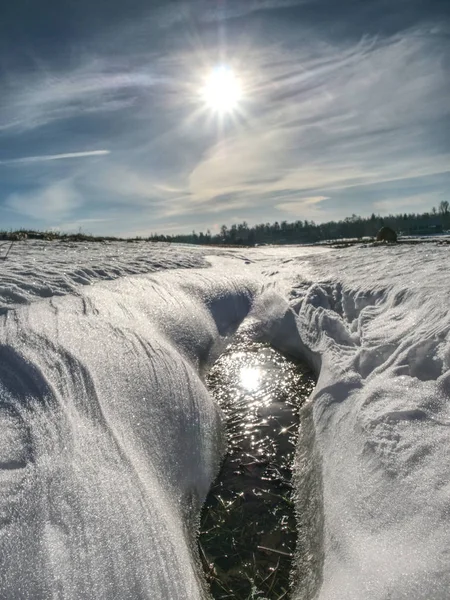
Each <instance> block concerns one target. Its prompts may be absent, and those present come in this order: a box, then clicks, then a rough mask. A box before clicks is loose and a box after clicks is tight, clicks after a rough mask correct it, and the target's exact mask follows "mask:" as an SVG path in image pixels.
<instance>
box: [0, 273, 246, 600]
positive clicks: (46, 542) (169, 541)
mask: <svg viewBox="0 0 450 600" xmlns="http://www.w3.org/2000/svg"><path fill="white" fill-rule="evenodd" d="M183 279H184V277H183V273H182V272H179V273H166V274H161V275H160V276H159V277H158V278H152V277H151V276H142V277H136V278H132V279H131V278H130V279H127V278H125V279H121V280H119V281H117V282H111V283H108V284H100V285H98V286H94V287H92V288H88V289H85V290H84V292H83V293H81V292H80V297H73V296H66V297H63V298H53V299H51V300H50V301H44V302H40V303H34V304H32V305H31V306H25V307H22V308H20V309H17V310H16V311H10V312H8V313H7V314H6V315H4V319H3V320H4V322H3V326H2V329H1V333H0V336H1V338H0V339H1V345H0V355H1V360H0V381H1V396H0V398H1V400H0V428H1V438H0V561H1V565H0V590H1V592H0V595H1V597H2V598H7V599H8V600H19V599H20V600H25V599H27V600H39V599H42V600H43V599H46V600H48V598H70V599H75V598H85V599H88V598H92V599H94V598H95V599H96V600H98V599H108V600H111V599H113V598H115V599H121V600H126V599H131V598H132V599H137V598H139V599H144V598H149V599H150V598H151V599H156V598H158V599H159V598H160V599H164V598H177V599H178V598H180V599H182V598H185V599H190V600H191V599H193V598H200V597H202V596H203V591H202V585H201V581H200V578H199V575H198V571H199V570H198V569H197V564H196V562H195V555H196V553H195V549H194V548H192V536H191V529H190V524H192V523H193V522H195V519H196V517H197V515H198V510H199V506H200V503H201V502H202V501H203V499H204V497H205V495H206V493H207V490H208V487H209V485H210V482H211V480H212V478H213V477H214V475H215V471H216V468H217V465H218V459H219V457H220V453H221V451H222V436H221V427H220V425H221V423H220V418H219V415H218V411H217V409H216V407H215V406H214V405H213V403H212V400H211V398H210V397H209V395H208V393H207V391H206V389H205V388H204V386H203V384H202V383H201V380H200V379H199V376H198V370H199V368H200V367H201V365H202V364H204V363H205V361H207V360H208V358H209V357H210V355H211V353H212V352H213V351H214V347H215V344H216V343H217V342H218V341H219V340H220V335H221V334H222V335H223V334H225V333H227V331H229V330H232V329H233V328H235V327H236V326H237V324H238V323H239V322H240V321H241V320H242V319H243V318H244V317H245V315H246V314H247V312H248V310H249V308H250V302H251V297H252V293H253V292H252V289H251V287H250V286H249V285H247V284H245V283H244V282H243V281H242V280H241V279H239V278H237V277H233V278H231V277H228V278H227V277H222V279H221V281H220V282H216V281H215V277H214V276H211V274H209V275H208V274H207V273H205V272H202V271H200V272H191V273H190V277H189V284H187V283H185V282H184V281H183ZM217 306H221V310H220V322H219V328H220V331H219V329H218V325H217V324H216V322H215V321H214V318H213V315H214V310H215V307H217ZM225 308H226V310H224V309H225Z"/></svg>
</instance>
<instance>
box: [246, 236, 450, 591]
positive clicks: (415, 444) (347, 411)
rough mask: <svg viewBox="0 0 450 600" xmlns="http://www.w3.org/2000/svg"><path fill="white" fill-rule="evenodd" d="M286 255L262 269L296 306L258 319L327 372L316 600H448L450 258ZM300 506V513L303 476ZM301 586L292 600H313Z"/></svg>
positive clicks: (320, 392)
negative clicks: (320, 550)
mask: <svg viewBox="0 0 450 600" xmlns="http://www.w3.org/2000/svg"><path fill="white" fill-rule="evenodd" d="M288 252H289V255H288V254H287V251H284V255H283V254H280V253H278V255H277V256H278V261H277V269H276V272H274V264H275V261H274V257H272V258H269V254H270V252H269V251H266V257H265V258H264V259H262V260H261V261H260V263H261V265H262V270H263V271H264V272H265V273H266V274H267V276H268V277H269V278H270V279H272V280H275V282H274V286H273V287H274V289H276V288H280V289H283V290H286V289H288V288H290V289H291V292H290V294H289V296H290V306H288V304H287V303H286V304H285V308H284V309H282V308H281V307H282V300H281V299H275V298H274V299H273V300H272V302H270V301H269V297H270V294H273V292H272V291H271V292H270V293H266V298H265V299H261V300H260V301H259V304H260V308H258V307H256V308H255V312H256V314H257V315H258V317H259V318H260V320H261V322H262V323H263V329H264V330H265V331H266V334H267V335H269V336H270V337H271V338H272V339H273V340H274V342H275V343H276V344H277V345H279V346H284V347H285V348H287V349H289V350H290V351H291V352H296V353H297V354H300V355H304V356H306V357H307V358H308V359H309V360H310V361H311V362H312V364H314V365H315V367H316V369H317V370H318V371H320V377H319V381H318V384H317V387H316V390H315V393H314V394H313V397H312V404H311V405H312V420H313V423H314V429H315V444H316V449H317V450H318V452H319V454H320V457H321V479H322V486H323V514H324V524H323V551H324V564H323V572H322V574H321V577H322V579H323V583H322V585H321V587H320V591H319V589H318V585H316V587H315V590H316V592H317V593H318V598H320V600H341V599H342V600H361V599H363V598H364V599H377V600H381V599H388V598H389V599H390V600H400V599H402V600H403V599H405V600H406V599H410V598H414V600H446V599H448V598H449V597H450V592H449V590H450V569H449V566H448V565H449V555H450V512H449V507H450V461H449V458H450V456H449V453H450V403H449V401H450V334H449V332H450V311H449V297H450V295H449V294H450V276H449V273H448V267H447V263H448V250H447V249H445V248H438V247H434V248H430V247H427V248H424V247H419V248H411V247H407V248H400V249H397V248H392V249H389V248H380V249H374V248H357V249H352V250H348V251H346V252H345V253H342V254H341V253H338V252H332V253H329V254H328V255H327V256H325V255H321V256H316V257H308V258H306V259H305V257H299V258H296V257H295V249H289V251H288ZM265 263H267V264H265ZM305 274H307V275H306V277H305ZM274 315H275V318H274ZM308 411H310V409H309V408H308ZM301 456H302V452H301V449H300V451H299V463H298V469H302V468H303V467H304V465H303V463H302V462H301V461H300V457H301ZM305 474H306V475H308V471H307V470H306V471H305ZM305 481H306V480H305ZM298 493H299V496H300V503H301V505H302V506H303V507H304V505H305V504H304V498H302V478H301V477H299V489H298ZM312 525H315V524H314V523H313V524H312ZM313 533H315V532H313V531H311V532H309V534H310V535H312V534H313ZM303 535H304V532H303ZM313 562H314V561H313ZM313 566H314V568H317V566H318V565H317V564H315V565H313ZM299 578H300V580H301V581H302V586H303V584H304V583H305V574H304V573H303V574H302V573H299ZM306 579H307V578H306ZM313 579H314V578H313ZM317 583H318V579H317V578H316V584H317ZM302 586H299V588H298V590H297V594H296V598H298V599H301V598H310V597H312V595H314V589H312V588H310V589H309V591H308V593H306V592H305V589H306V588H305V587H304V586H303V587H302ZM313 588H314V586H313ZM311 589H312V591H311Z"/></svg>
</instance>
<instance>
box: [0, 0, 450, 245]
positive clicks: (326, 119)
mask: <svg viewBox="0 0 450 600" xmlns="http://www.w3.org/2000/svg"><path fill="white" fill-rule="evenodd" d="M221 65H224V66H226V67H227V68H228V69H230V71H232V72H233V73H234V74H235V77H236V78H237V80H238V81H239V82H240V85H241V86H242V95H241V98H240V99H239V100H238V101H237V102H236V106H235V107H234V109H233V110H230V112H227V113H225V114H224V113H221V112H217V111H216V110H214V107H211V106H210V105H206V104H205V101H204V98H203V97H202V93H201V91H202V88H203V87H204V85H205V81H207V78H208V75H209V74H210V73H211V72H212V71H213V70H214V69H215V68H217V67H218V66H221ZM0 90H1V92H0V209H1V219H0V228H1V229H9V228H19V227H25V228H34V229H48V228H56V229H60V230H64V231H78V230H79V229H81V230H83V231H85V232H88V233H94V234H108V233H109V234H114V235H124V236H126V235H130V236H131V235H149V234H150V233H156V232H161V233H178V232H189V231H192V230H193V229H195V230H196V231H201V230H202V231H205V230H206V229H208V228H209V229H210V230H211V231H212V232H216V231H218V230H219V228H220V225H221V224H223V223H226V224H227V225H231V224H232V223H238V222H242V221H244V220H245V221H247V222H248V223H249V224H251V225H253V224H256V223H261V222H273V221H276V220H278V221H282V220H287V221H295V220H297V219H301V220H305V219H308V220H314V221H316V222H324V221H329V220H334V219H341V218H345V217H346V216H349V215H351V214H353V213H354V214H358V215H363V216H366V215H370V214H371V213H372V212H375V213H377V214H381V215H383V214H389V213H404V212H423V211H426V210H430V209H431V207H433V206H438V205H439V203H440V202H441V201H442V200H450V197H449V190H450V185H449V184H450V3H449V2H448V1H447V0H428V1H425V0H408V1H406V0H341V1H340V2H336V1H335V0H190V1H183V2H180V1H178V0H172V1H169V0H166V1H162V0H156V1H151V2H149V1H148V0H147V1H144V0H127V2H118V1H117V0H108V1H106V0H97V1H96V2H95V3H93V2H91V1H89V2H88V1H87V0H77V1H76V2H74V1H73V0H43V1H40V2H32V3H30V2H28V0H16V2H14V3H12V2H10V3H7V4H4V5H3V6H2V8H1V9H0Z"/></svg>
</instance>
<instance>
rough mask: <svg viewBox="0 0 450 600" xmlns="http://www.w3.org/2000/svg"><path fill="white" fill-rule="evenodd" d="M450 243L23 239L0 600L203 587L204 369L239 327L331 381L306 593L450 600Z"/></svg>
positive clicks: (137, 595)
mask: <svg viewBox="0 0 450 600" xmlns="http://www.w3.org/2000/svg"><path fill="white" fill-rule="evenodd" d="M448 252H449V250H448V249H447V248H446V247H442V246H435V245H428V244H427V245H424V246H401V247H392V248H386V247H378V248H374V247H354V248H348V249H345V250H329V249H323V248H302V247H283V248H273V247H263V248H257V249H253V250H247V249H240V250H218V249H215V250H213V249H207V248H192V247H185V246H177V245H172V246H162V245H155V244H148V243H144V242H143V243H137V244H126V243H123V244H117V243H116V244H108V243H107V244H62V243H59V242H24V243H17V244H16V245H15V246H14V248H13V250H12V251H11V256H10V257H8V259H7V260H6V261H3V262H2V263H0V273H1V279H0V281H1V283H0V306H1V307H2V308H1V311H2V313H1V314H2V319H3V323H2V327H1V330H0V336H1V339H0V353H1V362H0V388H1V391H0V597H1V598H5V599H8V600H9V599H11V600H16V599H17V600H19V599H20V600H22V599H27V600H31V599H33V600H41V599H42V600H44V599H48V598H62V599H69V598H70V599H78V598H83V599H85V598H87V599H91V598H92V599H94V598H95V599H96V600H97V599H102V600H103V599H104V600H112V599H118V600H119V599H120V600H127V599H130V600H131V599H144V598H148V599H150V598H151V599H161V600H165V599H169V598H170V599H174V600H175V599H177V600H178V599H191V600H192V599H195V598H204V597H207V594H206V592H205V591H204V585H203V582H202V579H201V576H200V575H199V572H200V570H199V565H198V563H197V555H196V550H195V541H194V534H193V532H194V531H195V527H196V520H197V518H198V513H199V508H200V505H201V502H202V501H203V499H204V498H205V495H206V493H207V491H208V486H209V484H210V482H211V481H212V479H213V477H214V475H215V472H216V469H217V466H218V462H219V460H220V456H221V452H222V450H223V438H222V425H221V418H220V414H219V412H218V409H217V408H216V406H215V405H214V403H213V401H212V399H211V398H210V396H209V394H208V393H207V391H206V388H205V387H204V385H203V381H202V374H203V373H204V371H205V369H206V368H207V366H208V365H209V364H210V363H211V361H212V360H214V358H215V357H216V356H217V355H218V353H219V352H220V350H221V348H223V345H224V343H225V342H226V339H227V336H229V335H231V334H232V333H233V332H234V331H235V330H236V329H237V328H238V327H239V326H241V327H245V328H246V329H247V330H248V331H249V332H251V333H252V335H254V336H255V339H256V338H257V339H265V340H269V341H271V342H272V343H273V344H274V345H275V346H277V347H278V348H280V349H282V350H285V351H288V352H290V353H292V354H295V355H297V356H300V357H303V358H304V359H306V360H307V361H308V362H309V363H310V364H311V365H313V367H314V368H315V369H316V371H317V373H318V375H319V380H318V385H317V387H316V390H315V392H314V394H313V396H312V398H311V402H310V403H309V405H308V406H307V407H305V409H304V425H303V432H302V434H301V436H300V440H299V448H298V456H297V464H296V470H297V477H296V481H297V494H298V499H297V501H298V506H299V508H301V511H302V515H307V516H309V518H303V519H302V517H301V516H300V519H299V520H300V522H301V524H302V528H301V532H300V538H301V539H302V540H303V546H302V547H303V548H309V550H310V551H311V556H305V554H304V555H303V556H299V559H298V560H299V564H300V565H301V569H300V568H299V571H298V575H297V589H296V591H295V593H294V598H296V600H300V599H302V600H303V599H306V598H307V599H311V598H317V599H319V600H341V599H342V600H363V599H364V600H366V599H367V600H372V599H373V600H388V599H389V600H400V599H402V600H403V599H405V600H406V599H414V600H446V599H448V597H449V593H448V590H449V589H450V569H449V566H448V565H449V558H450V461H449V448H450V415H449V396H450V337H449V329H450V310H449V300H448V299H449V293H450V276H449V274H448V267H447V261H448ZM155 271H158V272H155ZM105 280H109V281H105ZM312 481H313V482H315V484H314V485H311V482H312ZM311 507H313V509H314V510H312V509H311ZM308 540H309V541H308ZM308 544H309V545H308ZM306 554H307V553H306ZM312 554H314V556H312Z"/></svg>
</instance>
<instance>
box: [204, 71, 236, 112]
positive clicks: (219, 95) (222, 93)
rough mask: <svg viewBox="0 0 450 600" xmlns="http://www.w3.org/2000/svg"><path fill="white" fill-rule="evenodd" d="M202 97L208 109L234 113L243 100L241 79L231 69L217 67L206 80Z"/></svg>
mask: <svg viewBox="0 0 450 600" xmlns="http://www.w3.org/2000/svg"><path fill="white" fill-rule="evenodd" d="M202 97H203V99H204V101H205V103H206V105H207V107H208V108H210V109H212V110H214V111H216V112H219V113H229V112H232V111H233V110H235V109H236V108H237V106H238V104H239V100H240V99H241V98H242V88H241V84H240V82H239V79H238V78H237V77H236V75H235V74H234V72H233V70H232V69H230V68H229V67H225V66H221V67H216V68H215V69H214V70H213V71H212V72H211V73H210V75H209V77H208V78H207V80H206V83H205V86H204V87H203V89H202Z"/></svg>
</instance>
